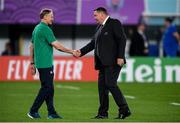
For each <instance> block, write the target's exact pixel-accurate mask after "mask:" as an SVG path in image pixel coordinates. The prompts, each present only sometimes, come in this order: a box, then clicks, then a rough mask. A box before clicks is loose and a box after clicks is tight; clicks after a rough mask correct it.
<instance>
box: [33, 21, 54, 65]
mask: <svg viewBox="0 0 180 123" xmlns="http://www.w3.org/2000/svg"><path fill="white" fill-rule="evenodd" d="M54 41H56V38H55V36H54V33H53V31H52V29H51V28H50V27H49V26H48V25H47V24H45V23H44V22H40V23H39V24H38V25H36V27H35V28H34V30H33V33H32V43H33V47H34V62H35V66H36V68H48V67H51V66H52V65H53V47H52V45H51V43H52V42H54Z"/></svg>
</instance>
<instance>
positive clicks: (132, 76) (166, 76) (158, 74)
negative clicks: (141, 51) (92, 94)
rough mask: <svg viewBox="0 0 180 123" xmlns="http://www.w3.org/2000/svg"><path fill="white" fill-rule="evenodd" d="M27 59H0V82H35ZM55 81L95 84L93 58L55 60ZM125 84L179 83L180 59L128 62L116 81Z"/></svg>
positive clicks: (60, 58) (135, 59) (35, 78)
mask: <svg viewBox="0 0 180 123" xmlns="http://www.w3.org/2000/svg"><path fill="white" fill-rule="evenodd" d="M29 68H30V61H29V58H28V57H23V56H17V57H13V56H12V57H0V81H1V82H2V81H3V82H6V81H17V82H19V81H21V82H27V81H28V82H29V81H30V82H31V81H32V82H33V81H37V80H38V73H37V74H36V76H32V75H31V74H30V69H29ZM54 73H55V81H62V82H68V81H71V82H96V81H97V77H98V71H95V70H94V58H93V57H83V58H79V59H76V58H73V57H55V60H54ZM118 81H119V82H126V83H133V82H138V83H161V82H164V83H180V59H179V58H129V59H127V64H126V65H125V66H124V67H123V68H122V70H121V74H120V76H119V79H118Z"/></svg>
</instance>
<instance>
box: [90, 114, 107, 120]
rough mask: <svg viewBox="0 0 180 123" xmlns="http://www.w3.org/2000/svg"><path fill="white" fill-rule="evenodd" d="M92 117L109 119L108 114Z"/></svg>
mask: <svg viewBox="0 0 180 123" xmlns="http://www.w3.org/2000/svg"><path fill="white" fill-rule="evenodd" d="M92 119H108V116H103V115H97V116H95V117H94V118H92Z"/></svg>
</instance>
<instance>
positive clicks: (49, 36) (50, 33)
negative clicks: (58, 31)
mask: <svg viewBox="0 0 180 123" xmlns="http://www.w3.org/2000/svg"><path fill="white" fill-rule="evenodd" d="M45 36H46V40H47V42H48V43H49V44H51V43H52V42H54V41H56V38H55V36H54V33H53V31H52V30H51V29H50V28H47V30H46V31H45Z"/></svg>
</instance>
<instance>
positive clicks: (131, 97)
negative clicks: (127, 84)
mask: <svg viewBox="0 0 180 123" xmlns="http://www.w3.org/2000/svg"><path fill="white" fill-rule="evenodd" d="M125 97H126V98H128V99H135V98H136V97H135V96H130V95H125Z"/></svg>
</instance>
